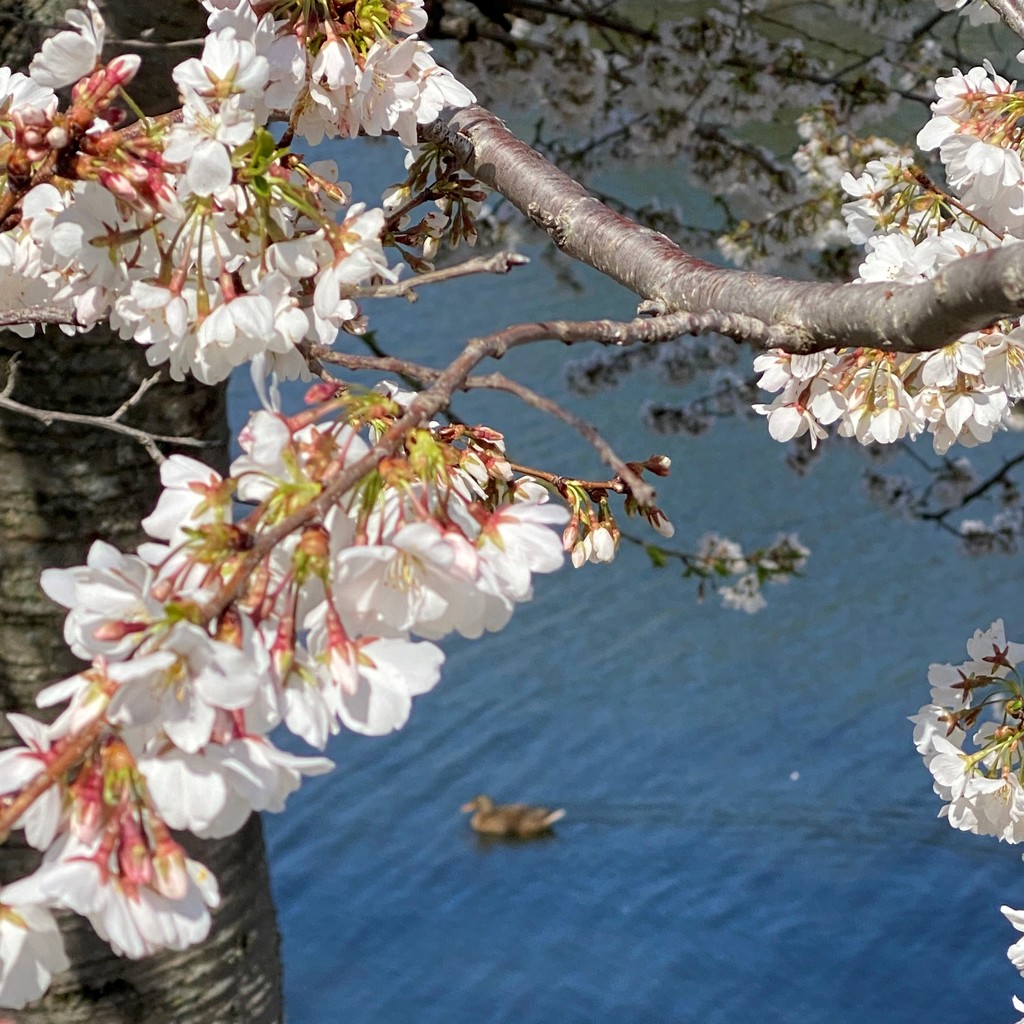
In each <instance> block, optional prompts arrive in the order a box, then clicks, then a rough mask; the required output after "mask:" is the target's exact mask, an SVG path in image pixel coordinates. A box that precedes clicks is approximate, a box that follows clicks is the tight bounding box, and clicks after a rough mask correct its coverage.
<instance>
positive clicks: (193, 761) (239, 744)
mask: <svg viewBox="0 0 1024 1024" xmlns="http://www.w3.org/2000/svg"><path fill="white" fill-rule="evenodd" d="M333 767H334V764H333V762H332V761H330V760H328V759H327V758H325V757H300V756H298V755H295V754H289V753H287V752H285V751H282V750H278V749H277V747H275V746H274V745H273V744H272V743H271V742H270V741H269V740H267V739H265V738H264V737H259V736H245V737H240V738H237V739H233V740H229V741H228V742H226V743H211V744H209V745H208V746H207V747H205V748H204V749H203V750H200V751H196V752H193V753H187V752H184V751H181V750H176V749H173V748H172V749H165V745H164V744H163V743H162V741H159V740H157V741H154V742H153V743H151V744H150V747H149V751H148V752H147V753H146V754H143V755H142V756H141V757H140V758H139V768H140V769H141V770H142V772H143V774H144V775H145V776H146V784H147V786H148V788H149V791H150V794H151V795H152V797H153V800H154V801H155V803H156V805H157V807H158V808H159V809H160V813H161V816H162V817H163V818H164V820H165V821H166V822H167V824H168V825H170V826H171V828H187V829H189V830H190V831H191V832H194V833H195V834H196V835H197V836H200V837H202V838H204V839H221V838H223V837H224V836H228V835H232V834H234V833H235V832H237V831H238V829H240V828H241V827H242V825H244V824H245V822H246V820H247V819H248V817H249V815H250V814H251V813H252V812H253V811H254V810H255V811H281V810H283V809H284V803H285V799H286V798H287V796H288V794H289V793H292V792H294V791H295V790H296V789H298V787H299V784H300V782H301V780H302V776H304V775H322V774H324V773H325V772H329V771H330V770H331V769H332V768H333Z"/></svg>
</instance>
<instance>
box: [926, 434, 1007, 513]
mask: <svg viewBox="0 0 1024 1024" xmlns="http://www.w3.org/2000/svg"><path fill="white" fill-rule="evenodd" d="M1022 462H1024V452H1020V453H1019V454H1017V455H1015V456H1014V457H1013V458H1012V459H1009V460H1007V461H1006V462H1004V463H1003V465H1002V468H1001V469H997V470H996V471H995V472H994V473H993V474H992V475H991V476H990V477H988V478H987V479H985V480H982V481H981V483H980V484H978V485H977V486H975V487H973V488H971V490H969V491H968V492H967V493H966V494H965V495H964V496H963V497H962V498H961V499H960V502H959V504H957V505H950V506H949V508H945V509H943V510H942V511H941V512H922V513H921V518H922V519H925V520H928V521H929V522H937V523H942V522H943V520H945V518H946V516H948V515H949V514H950V513H951V512H959V511H960V509H962V508H966V507H967V506H968V505H969V504H970V503H971V502H972V501H974V500H975V499H977V498H980V497H981V496H982V495H983V494H984V493H985V492H986V491H988V490H990V489H991V488H993V487H995V485H996V484H998V483H1001V482H1002V481H1003V480H1005V479H1006V476H1007V474H1008V473H1009V472H1010V470H1011V469H1014V468H1015V467H1016V466H1019V465H1020V464H1021V463H1022ZM954 532H956V531H954Z"/></svg>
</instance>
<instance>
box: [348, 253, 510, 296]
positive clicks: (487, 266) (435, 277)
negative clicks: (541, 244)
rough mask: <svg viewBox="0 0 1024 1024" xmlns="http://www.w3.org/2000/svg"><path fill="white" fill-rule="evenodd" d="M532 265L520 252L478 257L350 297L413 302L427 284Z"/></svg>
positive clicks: (356, 291)
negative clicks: (421, 288)
mask: <svg viewBox="0 0 1024 1024" xmlns="http://www.w3.org/2000/svg"><path fill="white" fill-rule="evenodd" d="M529 262H530V259H529V257H528V256H522V255H520V254H519V253H517V252H498V253H495V254H494V255H493V256H475V257H473V259H470V260H466V261H465V262H464V263H456V264H455V265H454V266H451V267H442V268H441V269H440V270H431V271H428V272H427V273H425V274H418V275H417V276H416V277H409V278H406V280H404V281H399V282H398V283H397V284H382V285H376V286H375V287H368V288H356V289H353V290H352V291H351V292H348V293H346V294H347V295H349V296H350V297H351V298H353V299H394V298H398V297H399V296H402V295H405V296H407V297H408V298H409V300H410V301H411V302H415V301H416V294H415V291H416V289H417V288H420V287H422V286H423V285H426V284H438V283H439V282H441V281H451V280H453V279H454V278H456V277H466V276H467V275H469V274H507V273H508V272H509V271H510V270H511V269H512V268H513V267H521V266H523V265H524V264H527V263H529Z"/></svg>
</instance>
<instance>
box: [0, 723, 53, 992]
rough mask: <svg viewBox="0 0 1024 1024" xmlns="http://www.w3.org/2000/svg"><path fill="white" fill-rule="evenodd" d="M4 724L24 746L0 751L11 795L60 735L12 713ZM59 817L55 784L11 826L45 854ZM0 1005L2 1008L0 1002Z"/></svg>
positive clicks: (0, 772) (3, 788) (2, 780)
mask: <svg viewBox="0 0 1024 1024" xmlns="http://www.w3.org/2000/svg"><path fill="white" fill-rule="evenodd" d="M7 721H8V722H9V723H10V724H11V726H12V727H13V728H14V730H15V732H17V734H18V735H19V736H20V737H21V739H22V740H23V741H24V742H25V746H24V747H9V748H8V749H7V750H4V751H0V792H2V793H5V794H11V795H14V794H16V793H18V792H19V791H20V790H22V789H24V788H25V786H27V785H28V784H29V783H30V782H31V781H32V780H33V779H34V778H35V777H36V776H37V775H38V774H39V773H40V772H41V771H43V770H44V769H45V768H46V766H47V762H48V761H50V760H52V759H53V756H54V755H52V754H51V753H50V745H51V744H52V742H53V740H54V739H55V738H57V737H60V736H62V735H63V732H62V731H61V730H60V729H58V728H55V727H54V726H46V725H43V724H42V722H37V721H36V720H35V719H34V718H30V717H29V716H28V715H19V714H15V713H13V712H8V714H7ZM62 813H63V808H62V794H61V787H60V785H59V784H54V785H52V786H50V787H49V789H47V790H46V791H45V792H43V793H42V794H40V795H39V796H38V797H37V798H36V800H35V801H34V802H33V803H32V805H31V806H30V807H29V808H28V809H27V810H26V811H25V812H24V814H22V815H21V817H20V818H18V820H17V821H16V822H15V823H14V827H15V828H23V829H24V830H25V839H26V841H27V842H28V844H29V845H30V846H34V847H35V848H36V849H37V850H45V849H47V848H48V847H49V846H50V844H51V843H52V842H53V839H54V836H55V835H56V834H57V828H58V827H59V825H60V820H61V815H62ZM0 901H2V897H0ZM0 942H2V939H0ZM2 959H3V957H2V953H0V960H2ZM0 1005H3V1001H2V1000H0Z"/></svg>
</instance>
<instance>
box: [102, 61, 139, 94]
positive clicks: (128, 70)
mask: <svg viewBox="0 0 1024 1024" xmlns="http://www.w3.org/2000/svg"><path fill="white" fill-rule="evenodd" d="M141 64H142V58H141V57H139V56H138V55H136V54H134V53H123V54H121V56H120V57H115V58H114V59H113V60H112V61H111V62H110V63H109V64H108V65H107V69H106V80H107V82H108V83H109V84H110V85H112V86H118V85H124V84H125V83H126V82H130V81H131V80H132V79H133V78H134V77H135V73H136V72H137V71H138V70H139V66H140V65H141Z"/></svg>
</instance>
